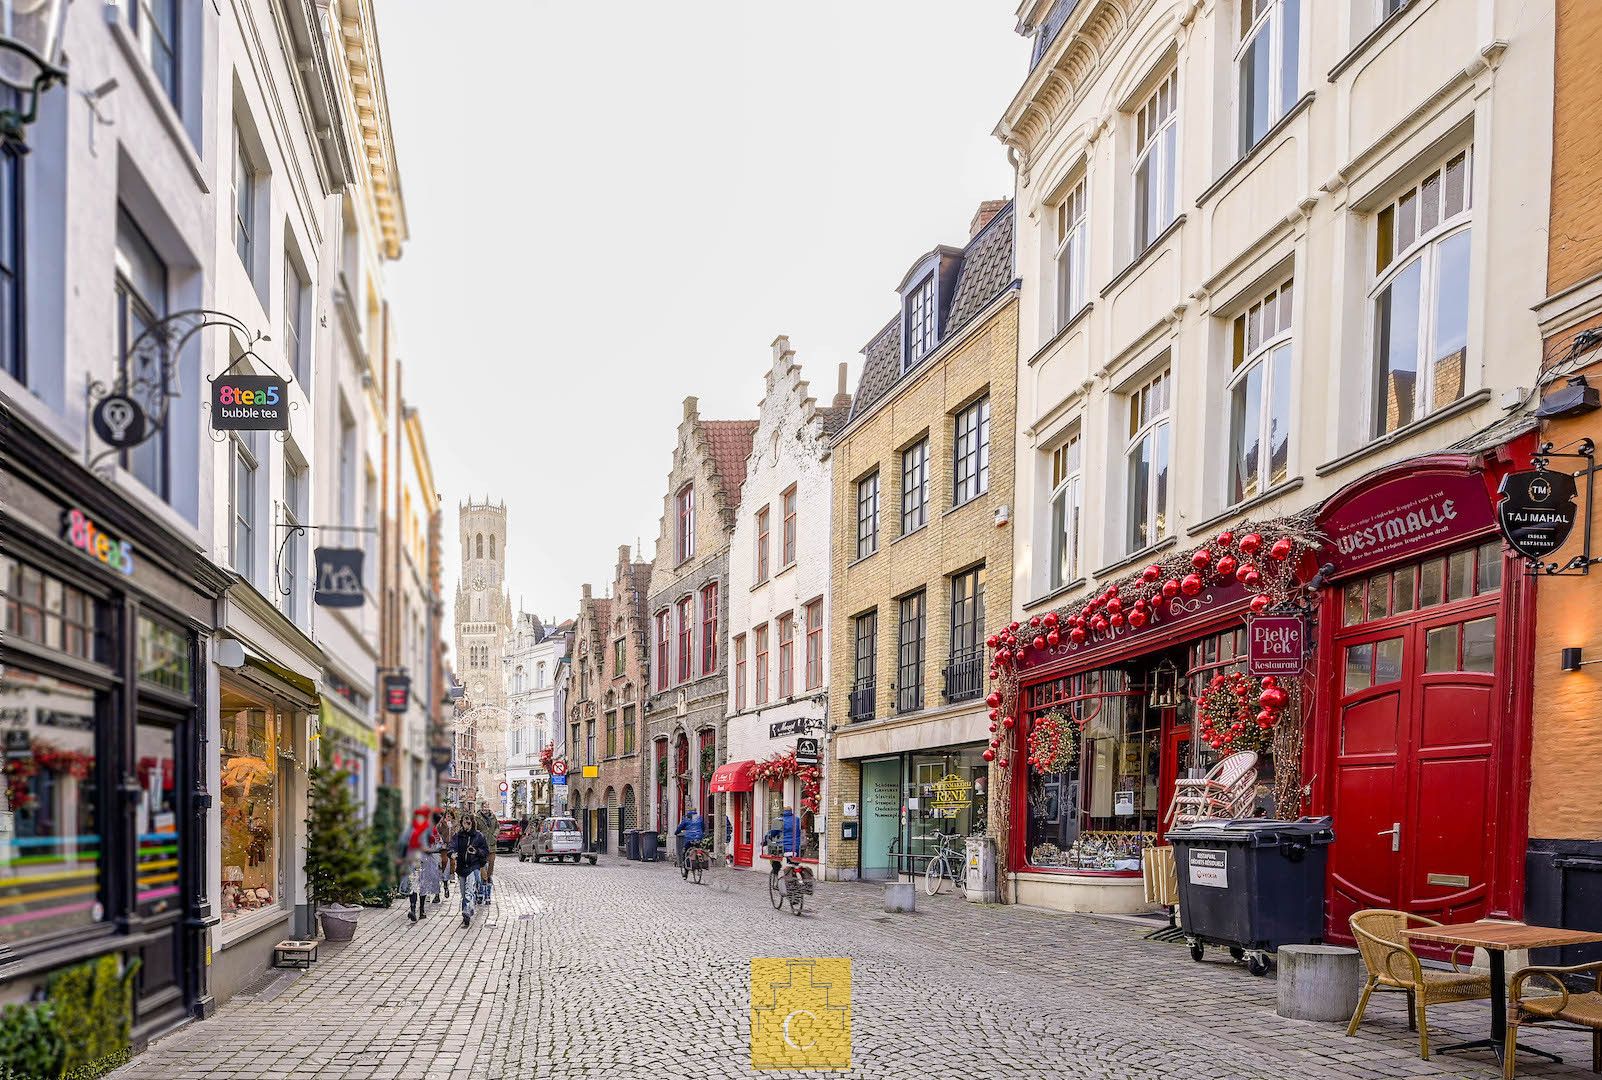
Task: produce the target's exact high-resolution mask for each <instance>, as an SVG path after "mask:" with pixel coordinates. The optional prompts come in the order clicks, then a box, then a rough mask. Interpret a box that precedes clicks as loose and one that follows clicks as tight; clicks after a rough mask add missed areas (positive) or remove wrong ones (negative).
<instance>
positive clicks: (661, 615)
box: [656, 608, 673, 690]
mask: <svg viewBox="0 0 1602 1080" xmlns="http://www.w3.org/2000/svg"><path fill="white" fill-rule="evenodd" d="M668 618H669V617H668V611H667V609H666V608H663V609H662V610H661V611H659V612H657V613H656V688H657V689H658V690H666V689H667V688H668V682H669V675H670V674H671V672H672V657H673V631H672V628H671V626H670V625H669V622H668Z"/></svg>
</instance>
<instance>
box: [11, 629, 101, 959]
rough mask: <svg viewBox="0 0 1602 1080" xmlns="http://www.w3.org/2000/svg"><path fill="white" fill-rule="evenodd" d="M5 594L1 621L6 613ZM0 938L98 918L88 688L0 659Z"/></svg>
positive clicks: (37, 934) (35, 934) (42, 933)
mask: <svg viewBox="0 0 1602 1080" xmlns="http://www.w3.org/2000/svg"><path fill="white" fill-rule="evenodd" d="M9 603H10V601H9V600H8V620H9ZM0 725H3V727H0V730H3V732H4V740H5V766H4V772H5V794H4V796H3V797H0V811H4V813H5V815H6V818H7V819H9V821H10V829H9V833H8V834H5V835H0V853H3V854H4V857H5V858H6V862H7V865H6V868H5V873H4V874H3V875H0V937H3V939H4V940H5V941H7V942H10V943H12V944H16V943H18V942H20V941H25V940H28V939H31V938H42V937H48V936H50V935H52V934H55V933H58V932H59V931H63V930H70V929H72V928H73V927H79V926H87V925H89V924H91V923H96V922H99V921H100V920H101V919H102V918H104V917H105V913H104V911H103V910H102V906H101V898H100V823H99V820H98V809H99V808H98V807H97V805H96V800H95V786H96V784H97V783H98V782H99V773H98V770H97V768H96V761H95V692H94V691H93V690H92V689H90V688H89V687H87V686H79V685H77V684H75V683H71V682H67V681H65V680H62V679H57V678H53V677H51V676H48V675H39V674H35V673H34V672H32V671H28V670H26V669H23V668H17V667H12V666H11V665H9V664H8V665H7V668H6V673H5V678H4V679H3V680H0Z"/></svg>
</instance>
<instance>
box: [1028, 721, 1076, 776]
mask: <svg viewBox="0 0 1602 1080" xmlns="http://www.w3.org/2000/svg"><path fill="white" fill-rule="evenodd" d="M1027 749H1028V751H1029V754H1028V761H1029V764H1030V766H1031V767H1033V768H1034V770H1035V771H1036V772H1039V773H1045V774H1046V775H1055V774H1057V773H1066V772H1071V771H1072V770H1073V768H1074V766H1075V765H1077V764H1078V763H1079V725H1078V724H1077V723H1076V722H1075V721H1074V719H1073V718H1072V717H1070V716H1068V715H1067V714H1066V713H1064V712H1061V711H1060V710H1056V709H1053V710H1052V711H1051V712H1049V713H1047V714H1046V715H1044V716H1042V717H1040V718H1039V719H1038V720H1036V721H1035V722H1034V724H1033V725H1032V726H1031V727H1030V729H1029V742H1028V746H1027Z"/></svg>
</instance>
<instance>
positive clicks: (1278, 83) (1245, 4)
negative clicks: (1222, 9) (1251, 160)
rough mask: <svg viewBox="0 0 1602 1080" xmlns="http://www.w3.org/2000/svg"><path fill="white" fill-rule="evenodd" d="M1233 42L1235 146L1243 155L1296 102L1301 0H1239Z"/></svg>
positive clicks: (1243, 155) (1260, 139)
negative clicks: (1238, 18)
mask: <svg viewBox="0 0 1602 1080" xmlns="http://www.w3.org/2000/svg"><path fill="white" fill-rule="evenodd" d="M1239 31H1240V37H1239V39H1238V44H1236V46H1235V102H1236V109H1237V114H1238V117H1239V121H1240V131H1239V135H1238V145H1237V149H1238V152H1239V154H1240V156H1241V157H1245V156H1246V154H1247V153H1248V152H1250V151H1251V148H1252V147H1254V146H1256V145H1257V144H1258V143H1259V142H1261V141H1262V139H1263V136H1264V135H1267V134H1268V129H1269V128H1271V127H1273V126H1274V122H1275V121H1277V120H1278V119H1279V118H1280V117H1282V116H1284V115H1285V114H1286V113H1287V112H1289V111H1290V108H1291V106H1292V105H1295V104H1296V95H1297V91H1298V89H1299V85H1300V84H1299V80H1298V78H1297V76H1298V73H1299V72H1298V69H1299V67H1300V63H1299V59H1300V58H1299V52H1300V42H1301V0H1240V26H1239Z"/></svg>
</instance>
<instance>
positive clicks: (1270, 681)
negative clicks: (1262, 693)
mask: <svg viewBox="0 0 1602 1080" xmlns="http://www.w3.org/2000/svg"><path fill="white" fill-rule="evenodd" d="M1278 685H1279V680H1278V679H1277V678H1275V677H1274V676H1272V675H1264V676H1263V688H1264V689H1267V688H1268V687H1270V686H1278Z"/></svg>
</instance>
